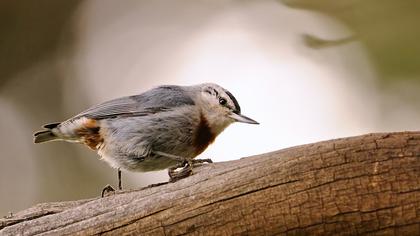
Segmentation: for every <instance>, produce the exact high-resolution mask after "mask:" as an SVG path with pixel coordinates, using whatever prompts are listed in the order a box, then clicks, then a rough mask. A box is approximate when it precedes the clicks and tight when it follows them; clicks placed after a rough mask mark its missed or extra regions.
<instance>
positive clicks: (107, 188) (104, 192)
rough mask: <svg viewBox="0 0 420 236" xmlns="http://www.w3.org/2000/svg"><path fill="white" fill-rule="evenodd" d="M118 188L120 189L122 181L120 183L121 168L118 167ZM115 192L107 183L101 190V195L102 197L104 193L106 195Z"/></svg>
mask: <svg viewBox="0 0 420 236" xmlns="http://www.w3.org/2000/svg"><path fill="white" fill-rule="evenodd" d="M118 190H122V183H121V169H120V168H118ZM112 192H115V189H114V188H113V187H112V186H111V185H109V184H107V185H106V186H105V187H104V188H103V189H102V192H101V197H104V196H105V195H108V194H109V193H112Z"/></svg>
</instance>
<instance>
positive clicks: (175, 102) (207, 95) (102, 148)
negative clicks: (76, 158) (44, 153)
mask: <svg viewBox="0 0 420 236" xmlns="http://www.w3.org/2000/svg"><path fill="white" fill-rule="evenodd" d="M234 122H242V123H249V124H259V123H258V122H257V121H255V120H253V119H251V118H249V117H247V116H244V115H242V113H241V107H240V106H239V103H238V101H237V100H236V98H235V97H234V96H233V95H232V93H230V92H229V91H228V90H226V89H224V88H223V87H221V86H220V85H217V84H215V83H203V84H198V85H190V86H180V85H162V86H158V87H155V88H152V89H150V90H148V91H146V92H143V93H141V94H138V95H131V96H126V97H121V98H116V99H113V100H110V101H106V102H104V103H101V104H99V105H96V106H93V107H91V108H88V109H87V110H85V111H83V112H81V113H79V114H78V115H76V116H74V117H72V118H70V119H67V120H65V121H63V122H58V123H50V124H46V125H44V126H43V128H44V129H43V130H41V131H38V132H36V133H35V134H34V143H44V142H49V141H67V142H74V143H81V144H84V145H86V146H87V147H89V148H90V149H92V150H94V151H96V152H97V153H98V154H99V156H100V157H101V159H102V160H104V161H105V162H107V163H108V164H109V165H110V166H111V167H113V168H116V169H117V170H118V188H119V189H120V190H121V189H122V184H121V170H124V171H133V172H148V171H158V170H163V169H168V174H169V177H170V181H172V182H174V181H176V180H177V179H180V178H184V177H185V176H188V175H190V174H191V173H192V166H193V165H194V164H196V163H204V162H209V163H211V162H212V160H211V159H194V158H195V157H196V156H198V155H199V154H201V153H202V152H203V151H204V150H205V149H206V148H207V147H208V146H209V145H210V144H211V143H213V142H214V140H215V139H216V137H217V136H218V135H219V134H220V133H221V132H222V131H223V130H224V129H225V128H227V127H228V126H229V125H230V124H232V123H234ZM181 167H182V168H184V169H182V171H181V172H179V173H178V172H176V171H175V170H176V169H178V168H181Z"/></svg>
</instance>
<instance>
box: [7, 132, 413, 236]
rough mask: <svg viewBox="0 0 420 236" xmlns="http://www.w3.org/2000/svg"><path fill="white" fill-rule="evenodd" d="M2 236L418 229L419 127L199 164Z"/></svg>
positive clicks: (43, 208) (15, 219)
mask: <svg viewBox="0 0 420 236" xmlns="http://www.w3.org/2000/svg"><path fill="white" fill-rule="evenodd" d="M0 229H1V230H0V234H1V235H34V234H47V235H62V234H79V235H90V234H105V235H108V234H109V235H124V234H134V235H181V234H191V235H234V234H241V235H279V234H290V235H301V234H313V235H321V234H322V235H356V234H371V235H420V132H401V133H383V134H368V135H363V136H358V137H351V138H343V139H336V140H331V141H324V142H319V143H314V144H308V145H302V146H298V147H293V148H288V149H284V150H280V151H276V152H272V153H267V154H262V155H258V156H253V157H247V158H243V159H240V160H236V161H228V162H221V163H214V164H207V165H203V166H201V167H197V168H196V169H195V174H194V175H192V176H190V177H188V178H186V179H183V180H180V181H178V182H176V183H171V184H167V185H163V186H159V187H153V188H148V189H144V190H137V191H129V192H121V193H118V194H115V195H111V196H108V197H104V198H96V199H88V200H81V201H75V202H63V203H45V204H40V205H37V206H35V207H33V208H31V209H28V210H25V211H23V212H20V213H17V214H15V215H13V216H12V217H10V218H7V219H6V218H4V219H1V220H0Z"/></svg>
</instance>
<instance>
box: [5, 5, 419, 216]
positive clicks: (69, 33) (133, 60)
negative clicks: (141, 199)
mask: <svg viewBox="0 0 420 236" xmlns="http://www.w3.org/2000/svg"><path fill="white" fill-rule="evenodd" d="M416 9H417V10H416ZM418 9H420V4H419V3H418V1H414V0H405V1H397V0H395V1H390V0H387V1H379V0H378V1H357V0H345V1H333V0H331V1H313V0H288V1H269V0H266V1H261V0H258V1H257V0H255V1H251V0H217V1H215V0H200V1H196V0H195V1H192V0H191V1H187V0H154V1H135V0H130V1H129V0H125V1H111V0H92V1H55V0H39V1H2V2H0V111H1V114H0V130H1V132H0V141H1V142H0V150H1V154H0V155H1V156H0V158H1V165H0V189H1V190H0V191H1V195H0V198H1V201H0V216H2V215H6V214H8V212H15V211H17V210H22V209H24V208H27V207H29V206H31V205H33V204H36V203H39V202H46V201H63V200H74V199H80V198H89V197H96V196H98V194H99V193H100V191H101V189H102V187H103V186H105V185H106V184H108V183H110V184H113V185H114V186H115V184H116V171H115V170H113V169H111V168H110V167H108V165H107V164H106V163H104V162H102V161H100V160H98V159H99V158H98V156H97V155H96V154H95V153H94V152H92V151H90V150H89V149H88V148H85V147H83V146H81V145H76V144H69V143H59V142H55V143H47V144H42V145H34V144H33V143H32V133H33V132H34V131H36V130H38V129H39V128H40V126H41V125H42V124H44V123H48V122H54V121H62V120H64V119H67V118H69V117H71V116H73V115H75V114H77V113H78V112H80V111H82V110H83V109H86V108H87V107H89V106H91V105H94V104H97V103H100V102H103V101H106V100H109V99H112V98H116V97H119V96H125V95H131V94H137V93H141V92H143V91H145V90H147V89H150V88H152V87H154V86H157V85H161V84H180V85H191V84H197V83H203V82H214V83H218V84H220V85H222V86H223V87H225V88H227V89H228V90H230V91H231V92H232V93H233V94H234V95H235V97H236V98H237V99H238V100H239V103H240V104H241V107H242V110H243V113H244V114H245V115H247V116H249V117H251V118H253V119H255V120H257V121H259V122H260V123H261V125H259V126H253V125H246V124H234V125H232V126H231V127H229V128H228V129H227V130H226V131H225V132H224V133H222V134H221V135H220V136H219V137H218V138H217V140H216V142H215V143H214V144H213V145H212V146H211V147H210V148H209V149H208V150H207V151H206V152H204V153H203V154H202V155H201V157H203V158H209V157H211V158H212V159H213V160H214V161H226V160H233V159H238V158H240V157H244V156H250V155H255V154H259V153H264V152H268V151H274V150H277V149H281V148H285V147H290V146H294V145H300V144H305V143H310V142H316V141H320V140H325V139H332V138H337V137H344V136H352V135H359V134H364V133H370V132H382V131H403V130H418V129H419V119H420V109H419V108H420V56H419V55H420V46H419V42H420V28H419V27H418V22H419V21H420V14H418ZM166 179H167V176H166V171H162V172H154V173H130V174H129V173H125V172H124V173H123V181H124V182H123V184H124V185H125V187H126V188H137V187H141V186H145V185H147V184H150V183H155V182H161V181H165V180H166Z"/></svg>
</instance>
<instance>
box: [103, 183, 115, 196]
mask: <svg viewBox="0 0 420 236" xmlns="http://www.w3.org/2000/svg"><path fill="white" fill-rule="evenodd" d="M113 193H115V189H114V188H113V187H112V186H111V185H109V184H107V185H106V186H105V187H104V188H103V189H102V193H101V197H106V196H109V195H111V194H113Z"/></svg>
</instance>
